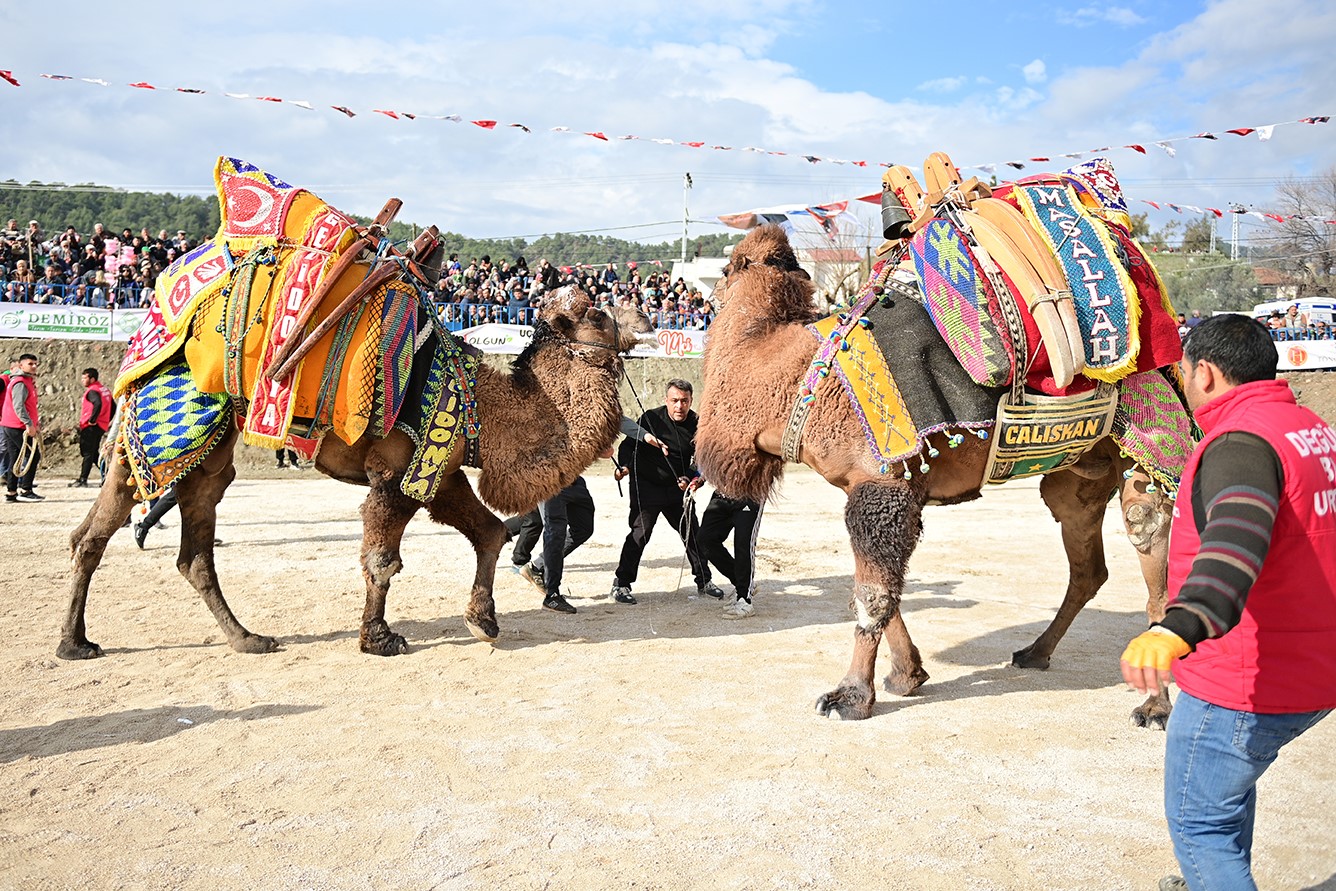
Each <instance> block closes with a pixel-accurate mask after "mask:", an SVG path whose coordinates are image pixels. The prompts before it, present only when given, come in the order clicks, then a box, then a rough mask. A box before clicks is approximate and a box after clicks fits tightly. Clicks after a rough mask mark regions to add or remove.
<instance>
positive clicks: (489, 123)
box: [469, 121, 496, 130]
mask: <svg viewBox="0 0 1336 891" xmlns="http://www.w3.org/2000/svg"><path fill="white" fill-rule="evenodd" d="M469 123H471V124H475V125H476V126H479V127H482V128H483V129H484V130H491V129H493V128H495V127H496V121H469Z"/></svg>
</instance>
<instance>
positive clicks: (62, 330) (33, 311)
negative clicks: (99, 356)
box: [0, 303, 148, 341]
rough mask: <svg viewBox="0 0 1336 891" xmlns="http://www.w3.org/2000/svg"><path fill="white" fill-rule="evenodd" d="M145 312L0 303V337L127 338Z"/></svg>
mask: <svg viewBox="0 0 1336 891" xmlns="http://www.w3.org/2000/svg"><path fill="white" fill-rule="evenodd" d="M146 315H148V310H146V309H117V310H110V309H92V308H90V307H87V306H62V305H60V304H56V305H47V304H43V303H0V337H32V338H55V339H59V340H119V341H128V340H129V339H130V335H131V334H134V333H135V331H136V330H137V329H138V328H139V325H140V323H141V322H143V321H144V316H146Z"/></svg>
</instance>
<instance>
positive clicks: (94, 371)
mask: <svg viewBox="0 0 1336 891" xmlns="http://www.w3.org/2000/svg"><path fill="white" fill-rule="evenodd" d="M83 373H84V374H86V375H88V376H89V377H91V378H92V379H93V380H97V369H96V368H85V369H84V370H83Z"/></svg>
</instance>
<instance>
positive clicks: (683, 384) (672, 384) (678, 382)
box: [663, 377, 691, 393]
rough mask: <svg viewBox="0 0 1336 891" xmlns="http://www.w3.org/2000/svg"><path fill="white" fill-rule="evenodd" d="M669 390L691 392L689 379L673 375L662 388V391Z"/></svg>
mask: <svg viewBox="0 0 1336 891" xmlns="http://www.w3.org/2000/svg"><path fill="white" fill-rule="evenodd" d="M669 390H681V391H682V392H683V393H690V392H691V381H684V380H682V379H681V378H680V377H675V378H673V379H672V380H670V381H669V382H668V386H666V387H664V388H663V392H665V393H667V392H668V391H669Z"/></svg>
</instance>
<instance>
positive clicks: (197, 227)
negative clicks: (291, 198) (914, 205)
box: [0, 180, 742, 266]
mask: <svg viewBox="0 0 1336 891" xmlns="http://www.w3.org/2000/svg"><path fill="white" fill-rule="evenodd" d="M11 217H12V218H14V219H16V220H18V222H19V226H20V228H22V226H23V225H24V224H25V223H27V221H28V220H37V221H38V222H40V223H41V224H42V229H43V230H44V231H45V232H47V233H48V234H51V233H53V232H56V231H59V230H61V229H64V228H65V227H66V226H73V227H74V228H75V229H76V230H78V232H79V233H80V234H87V233H88V232H90V231H92V228H93V224H94V223H102V224H103V225H104V226H106V228H107V230H108V231H110V232H120V231H121V230H122V229H124V228H125V227H127V226H128V227H130V229H131V230H132V231H133V232H135V233H136V234H138V232H139V230H140V228H142V227H144V226H147V227H148V229H149V231H150V232H151V233H152V234H154V235H156V234H157V232H158V230H159V229H166V230H167V231H168V232H170V233H175V232H176V230H178V229H184V230H185V231H186V232H187V233H188V234H189V235H191V236H192V237H193V238H196V239H198V238H202V237H206V236H209V235H212V234H213V233H214V232H215V231H216V230H217V228H218V202H217V201H216V200H215V199H214V198H213V197H212V196H209V197H199V196H194V195H172V194H166V193H154V192H128V191H123V190H120V189H112V188H108V187H105V186H97V185H93V184H79V185H73V186H70V185H66V184H63V183H48V184H43V183H29V184H26V185H21V184H19V183H17V182H15V181H14V180H7V181H5V182H0V224H3V223H4V222H5V221H6V220H8V219H10V218H11ZM358 219H359V220H360V221H361V222H363V223H369V222H370V221H371V220H370V218H369V217H358ZM429 222H430V221H429ZM423 227H424V224H421V223H414V222H411V221H410V222H398V221H396V222H395V223H393V224H392V225H391V227H390V235H391V236H392V237H393V238H394V239H395V240H396V241H399V242H407V241H410V240H411V239H412V238H413V237H414V236H415V235H416V234H417V233H418V232H420V231H422V229H423ZM741 237H742V236H741V234H738V233H734V234H730V235H704V236H701V237H699V238H693V239H690V240H689V241H688V242H687V254H688V256H695V255H696V253H697V249H698V248H699V253H700V255H701V256H703V257H718V256H722V251H723V248H724V246H725V245H727V244H731V243H734V242H736V241H738V240H739V239H740V238H741ZM442 239H443V241H444V242H445V249H446V251H447V253H457V254H459V256H460V257H461V258H462V259H463V260H464V262H466V263H467V262H468V259H469V258H470V257H482V256H483V255H487V256H490V257H491V258H492V259H493V261H498V262H499V261H500V260H502V259H508V260H512V261H513V260H514V259H515V258H516V257H524V258H525V259H526V260H527V261H531V262H536V261H537V260H541V259H544V258H546V259H548V260H550V261H552V263H554V264H556V265H559V266H569V265H575V264H579V263H589V264H597V265H602V264H604V263H609V262H613V263H626V262H628V261H632V260H639V261H645V260H663V261H665V262H666V261H668V260H673V259H676V258H678V257H679V256H680V255H681V252H682V243H681V242H680V241H671V242H661V243H658V244H642V243H640V242H636V241H624V240H622V239H620V238H610V237H608V236H603V235H567V234H562V233H558V234H556V235H544V236H543V237H542V238H538V239H536V240H534V241H532V242H525V241H524V240H523V239H505V240H493V239H476V238H470V237H468V236H467V235H460V234H457V233H454V232H445V233H442Z"/></svg>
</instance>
